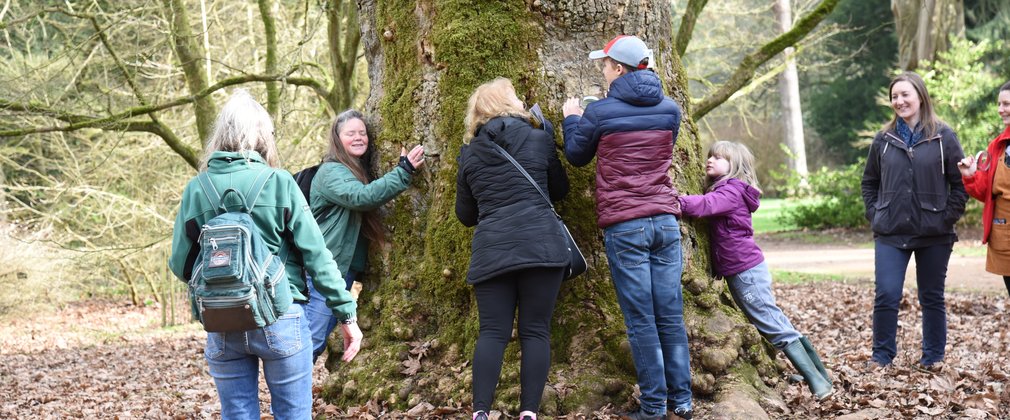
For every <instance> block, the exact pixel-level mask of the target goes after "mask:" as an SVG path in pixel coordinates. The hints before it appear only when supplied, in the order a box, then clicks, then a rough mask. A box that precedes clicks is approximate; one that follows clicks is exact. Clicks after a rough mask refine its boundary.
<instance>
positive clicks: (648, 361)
mask: <svg viewBox="0 0 1010 420" xmlns="http://www.w3.org/2000/svg"><path fill="white" fill-rule="evenodd" d="M603 240H604V243H605V245H606V248H607V260H608V262H609V264H610V274H611V277H612V278H613V281H614V289H615V290H616V291H617V302H618V304H620V306H621V312H622V313H623V314H624V325H625V326H626V327H627V329H628V342H629V343H630V344H631V355H632V358H633V359H634V362H635V370H637V371H638V372H637V373H638V386H639V388H640V389H641V392H642V396H641V397H640V402H641V408H642V410H643V411H644V412H645V413H646V414H650V415H654V416H655V415H664V416H665V415H666V410H667V408H668V407H667V405H668V402H669V404H672V405H673V407H669V408H670V409H671V410H673V409H675V408H687V409H690V408H691V363H690V362H691V358H690V352H689V350H688V346H687V330H686V328H685V327H684V296H683V294H682V293H681V288H680V275H681V272H682V270H683V263H682V262H681V249H680V225H679V224H678V223H677V218H676V217H674V216H673V215H669V214H662V215H657V216H651V217H643V218H639V219H634V220H628V221H625V222H621V223H617V224H614V225H611V226H608V227H607V228H606V229H604V236H603Z"/></svg>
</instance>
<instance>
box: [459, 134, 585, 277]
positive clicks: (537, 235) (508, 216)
mask: <svg viewBox="0 0 1010 420" xmlns="http://www.w3.org/2000/svg"><path fill="white" fill-rule="evenodd" d="M491 142H494V143H496V144H498V145H499V146H501V147H502V148H503V149H505V151H507V152H508V153H509V154H511V155H512V157H513V158H514V159H515V160H516V161H517V162H519V164H520V165H522V166H523V168H524V169H526V172H528V173H529V174H530V176H532V177H533V179H534V180H536V181H537V183H538V184H539V185H540V188H541V189H542V190H543V191H544V192H545V193H547V194H548V195H549V196H550V198H551V200H552V201H558V200H561V199H562V198H564V197H565V195H567V194H568V175H567V174H566V173H565V170H564V168H563V167H562V166H561V161H560V160H558V153H557V149H556V147H555V144H554V136H553V134H552V132H551V131H545V130H542V129H539V128H534V127H533V126H532V125H531V124H530V122H529V121H526V120H524V119H521V118H515V117H498V118H494V119H492V120H490V121H488V122H487V123H486V124H484V125H483V126H481V127H480V128H478V130H477V134H476V135H475V136H474V138H473V139H471V140H470V144H468V145H463V147H462V149H461V150H460V152H459V158H458V160H457V162H458V164H459V172H458V174H457V176H456V217H457V218H459V221H460V222H462V223H463V224H464V225H466V226H477V229H476V230H475V232H474V235H473V242H472V243H471V246H470V269H469V271H468V272H467V276H466V281H467V283H470V284H476V283H480V282H482V281H484V280H487V279H489V278H492V277H495V276H498V275H501V274H504V273H507V272H509V271H513V270H518V269H522V268H530V267H565V266H567V265H568V264H569V259H570V254H569V252H568V247H567V244H566V242H565V238H564V236H562V233H561V230H560V227H559V225H558V222H557V218H556V217H555V216H554V213H553V212H551V210H550V207H549V206H548V204H547V202H546V201H545V200H544V198H543V196H541V195H540V193H539V192H537V190H536V189H535V188H533V185H532V184H530V183H529V181H528V180H527V179H526V177H524V176H523V174H522V173H520V172H519V170H518V169H516V168H515V166H513V165H512V163H510V162H509V161H508V160H507V159H506V158H505V157H504V156H502V155H501V154H500V153H498V152H497V150H495V148H494V147H493V146H492V145H491Z"/></svg>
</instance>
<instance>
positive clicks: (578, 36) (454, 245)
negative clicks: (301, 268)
mask: <svg viewBox="0 0 1010 420" xmlns="http://www.w3.org/2000/svg"><path fill="white" fill-rule="evenodd" d="M359 6H360V7H361V14H360V16H361V24H362V36H363V38H362V41H363V42H364V47H365V52H366V56H367V57H368V60H369V77H370V82H371V86H372V91H371V95H370V97H369V100H368V105H367V108H368V109H367V111H368V113H369V114H370V115H372V116H374V117H375V118H376V120H377V125H378V126H379V127H380V134H379V136H378V143H379V148H380V150H381V152H382V157H383V159H382V161H383V162H386V163H388V162H392V161H393V160H394V159H395V157H396V156H397V155H398V153H399V150H400V146H401V145H409V144H415V143H421V144H424V146H425V148H426V151H427V153H428V154H429V158H428V159H427V163H426V166H425V168H424V169H423V170H422V171H421V172H420V175H419V176H417V177H416V178H415V181H414V187H412V188H411V189H409V190H408V191H407V192H406V193H405V194H404V195H402V196H401V197H400V198H398V199H397V200H396V201H394V203H393V204H392V205H391V206H389V208H388V210H389V212H388V214H387V217H386V219H385V220H386V224H387V225H388V226H389V229H390V230H391V232H392V233H391V234H390V235H389V237H390V238H391V243H390V244H389V245H387V246H384V247H382V249H377V250H374V251H375V252H374V253H373V256H372V258H371V259H372V261H373V267H372V269H371V272H370V273H369V274H368V276H367V278H366V282H365V286H366V287H365V291H364V292H363V294H362V296H361V299H360V302H359V303H360V306H359V317H360V319H361V323H362V327H363V329H364V330H365V348H364V350H363V351H362V353H361V354H360V355H359V356H358V358H357V359H356V360H355V361H354V362H353V363H352V364H350V365H348V366H340V367H336V368H335V370H334V373H333V375H332V378H331V379H332V382H331V384H330V385H329V386H327V387H326V390H325V392H326V396H327V398H328V399H329V400H331V401H333V402H335V403H339V404H360V403H363V402H364V401H365V400H367V399H375V400H379V401H382V402H385V403H388V404H390V405H392V406H395V407H400V408H404V407H410V406H413V405H415V404H416V403H418V402H421V401H428V402H431V403H435V404H450V403H452V402H455V403H459V404H462V405H464V406H465V405H468V404H469V403H470V401H471V397H470V384H471V379H472V378H471V366H470V363H469V362H470V360H471V357H472V354H473V348H474V345H475V342H476V337H477V332H478V322H477V318H478V317H477V308H476V304H475V302H474V298H473V292H472V290H471V289H472V288H471V287H470V286H468V285H466V284H465V282H464V278H465V275H466V270H467V266H468V263H469V255H470V239H471V236H472V234H473V231H472V229H470V228H466V227H463V226H462V225H461V224H460V223H459V222H458V221H457V220H456V218H455V214H454V204H455V178H456V171H457V167H456V157H457V155H458V152H459V148H460V144H461V139H462V137H463V117H464V113H465V108H466V101H467V99H468V97H469V95H470V93H471V92H472V91H473V89H474V88H475V87H476V86H477V85H479V84H481V83H483V82H485V81H488V80H490V79H492V78H495V77H499V76H501V77H508V78H510V79H512V80H513V82H514V83H515V85H516V88H517V90H518V92H519V94H520V97H524V99H525V101H526V103H527V104H528V105H531V104H533V103H534V102H539V103H540V104H541V106H543V107H544V109H545V110H546V111H547V116H548V118H549V119H551V120H552V121H554V122H555V125H556V126H557V127H559V128H560V119H561V115H560V108H561V103H562V102H563V101H564V99H565V98H566V97H569V96H581V95H583V94H597V95H599V94H601V93H602V86H601V85H602V83H603V78H602V76H601V75H600V73H599V71H598V70H597V69H596V68H595V66H594V65H593V64H592V63H591V62H590V61H589V60H588V59H587V58H586V54H587V52H588V51H590V50H592V49H598V48H600V46H602V45H603V44H604V43H606V41H607V40H608V39H609V38H610V37H612V36H613V35H616V34H618V33H631V34H636V35H639V36H641V37H642V38H643V39H645V40H646V41H647V42H648V43H649V44H650V46H651V47H652V48H653V50H654V51H655V54H656V58H657V61H658V63H657V66H656V67H657V73H658V74H659V75H660V77H661V78H662V79H663V81H664V85H665V87H666V89H667V92H668V94H669V95H670V96H671V97H673V98H675V99H676V100H677V101H678V102H679V103H680V104H681V105H682V106H684V105H685V104H686V98H687V95H686V91H685V86H686V74H685V72H684V70H683V68H682V66H681V63H680V59H679V57H677V56H676V55H674V54H672V52H671V51H672V48H671V45H670V44H671V42H670V39H671V37H670V27H671V25H670V19H671V16H670V7H669V5H668V4H667V3H665V2H661V1H646V2H638V1H618V2H616V3H615V2H612V1H588V2H545V1H541V0H535V1H531V2H525V1H496V2H486V1H462V0H447V1H423V0H422V1H407V0H388V1H384V0H362V1H360V2H359ZM685 108H686V107H685ZM685 111H686V112H685V118H684V121H683V123H682V126H681V132H680V136H679V139H678V141H677V145H676V150H675V153H674V160H675V162H674V167H673V170H672V171H671V175H672V176H673V178H674V182H675V184H676V186H677V187H678V189H680V190H681V191H682V192H687V193H698V192H700V189H701V182H702V176H703V174H702V170H701V168H702V161H703V153H702V151H701V149H700V145H699V142H698V136H697V128H696V126H695V124H694V122H693V120H691V118H690V115H689V110H687V109H685ZM557 135H558V142H559V144H560V141H561V133H560V131H559V132H558V133H557ZM593 167H594V165H589V166H587V167H584V168H572V167H568V168H567V169H568V171H569V177H570V178H571V181H572V192H571V194H570V195H569V197H568V198H567V199H566V201H565V202H564V203H563V204H562V205H561V206H560V211H561V213H562V215H563V216H564V218H565V220H566V222H567V224H568V225H569V227H570V228H571V229H572V231H573V233H574V235H575V236H576V239H577V240H578V241H579V244H580V246H581V247H582V248H583V251H584V252H585V253H586V255H587V257H588V259H589V262H590V265H591V267H590V270H589V272H588V273H587V274H586V275H584V276H582V277H580V278H578V279H575V280H573V281H570V282H566V283H565V284H564V285H563V286H562V290H561V293H560V296H559V301H558V305H557V310H556V312H555V316H554V323H553V334H552V360H553V366H552V370H551V374H550V378H549V380H548V387H547V390H546V391H545V399H544V402H543V408H542V412H543V413H545V414H558V413H572V412H582V413H590V412H591V411H592V410H593V409H596V408H598V407H600V406H602V405H605V404H607V403H616V404H618V405H620V404H623V403H624V402H626V401H627V400H628V399H629V397H630V395H631V393H632V392H633V389H634V384H635V375H634V372H635V370H634V366H633V364H632V361H631V357H630V354H629V346H628V344H627V338H626V336H625V329H624V324H623V318H622V316H621V312H620V309H619V308H618V306H617V302H616V297H615V295H614V290H613V286H612V285H611V282H610V280H609V269H608V268H607V264H606V258H605V253H604V250H603V244H602V241H601V237H602V235H601V232H600V230H599V229H598V228H597V227H596V217H595V210H594V205H593V198H592V190H593V182H594V181H593V178H594V169H593ZM683 233H684V256H685V257H684V261H685V269H684V276H683V284H684V296H685V318H686V321H687V324H688V334H689V337H690V341H691V349H692V369H693V377H694V380H693V385H694V388H695V391H696V393H698V394H699V395H706V394H712V393H714V392H716V391H717V390H718V389H719V386H720V385H721V384H727V383H751V384H757V385H758V386H759V387H760V383H761V382H762V380H760V379H756V378H755V375H753V374H751V372H759V373H761V375H763V377H764V378H766V380H774V379H773V378H774V373H775V365H774V364H773V363H772V360H771V359H770V358H769V354H770V353H769V347H768V346H767V345H765V344H762V341H761V339H760V337H759V336H758V335H757V333H756V332H755V331H754V329H753V328H751V327H750V326H749V325H747V324H746V322H745V320H744V319H743V317H742V316H741V315H740V313H739V312H738V311H737V310H736V309H735V308H734V307H733V306H732V303H731V299H730V297H729V294H728V292H727V291H725V285H724V283H723V282H722V281H716V280H714V279H712V278H711V276H710V274H709V269H708V266H709V263H708V256H707V252H706V251H705V250H707V234H706V233H705V226H704V225H703V224H700V223H685V224H684V227H683ZM518 353H519V346H518V343H517V342H515V340H513V342H512V343H510V344H509V347H508V349H507V350H506V355H505V363H504V367H503V371H502V376H501V380H500V382H499V385H498V393H497V398H496V402H495V404H496V408H499V409H503V410H507V411H510V412H515V411H516V409H517V405H518V397H519V359H518Z"/></svg>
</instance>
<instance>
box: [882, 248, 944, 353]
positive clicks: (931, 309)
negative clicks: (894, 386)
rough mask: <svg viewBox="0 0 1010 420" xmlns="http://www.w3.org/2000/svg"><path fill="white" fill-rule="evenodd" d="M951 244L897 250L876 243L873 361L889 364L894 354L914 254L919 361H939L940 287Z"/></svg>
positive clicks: (941, 334)
mask: <svg viewBox="0 0 1010 420" xmlns="http://www.w3.org/2000/svg"><path fill="white" fill-rule="evenodd" d="M952 248H953V244H940V245H933V246H929V247H924V248H916V249H901V248H897V247H893V246H891V245H887V244H884V243H882V242H881V241H880V240H879V239H878V240H877V241H876V250H875V253H874V254H875V255H874V269H875V271H876V289H877V291H876V297H875V299H874V302H873V361H874V362H877V363H879V364H882V365H889V364H891V361H893V360H894V356H895V355H897V352H898V348H897V344H896V335H897V330H898V304H900V303H901V291H902V287H903V285H904V283H905V270H907V269H908V261H909V259H910V258H911V256H912V254H915V280H916V283H917V284H918V288H919V305H920V306H921V307H922V358H921V359H919V363H922V364H923V365H927V366H928V365H932V364H934V363H937V362H939V361H941V360H943V355H944V347H946V345H947V308H946V306H945V303H944V297H943V288H944V281H945V280H946V278H947V261H949V260H950V253H951V250H952Z"/></svg>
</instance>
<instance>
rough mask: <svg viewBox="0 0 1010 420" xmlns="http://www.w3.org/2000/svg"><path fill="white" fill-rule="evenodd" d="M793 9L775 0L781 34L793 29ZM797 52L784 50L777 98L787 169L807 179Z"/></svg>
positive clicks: (788, 4) (785, 0) (790, 5)
mask: <svg viewBox="0 0 1010 420" xmlns="http://www.w3.org/2000/svg"><path fill="white" fill-rule="evenodd" d="M792 10H793V7H792V4H790V0H777V1H776V3H775V15H776V17H777V18H778V21H779V28H780V29H781V30H782V32H783V33H787V32H789V29H791V28H792V26H793V13H792ZM795 52H796V50H795V49H794V48H792V47H789V48H786V49H785V50H784V51H783V52H782V53H783V59H784V61H785V66H786V68H785V70H783V71H782V74H779V98H780V99H781V101H782V115H783V117H784V118H783V120H785V124H784V125H785V130H783V131H784V136H783V137H785V142H784V143H785V144H786V146H788V147H789V151H790V152H791V153H790V156H789V169H790V170H792V171H793V172H796V174H797V175H799V176H800V177H801V178H806V176H807V147H806V144H805V143H804V140H803V111H802V109H801V108H800V81H799V75H797V73H796V59H795V58H794V57H793V54H795Z"/></svg>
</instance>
